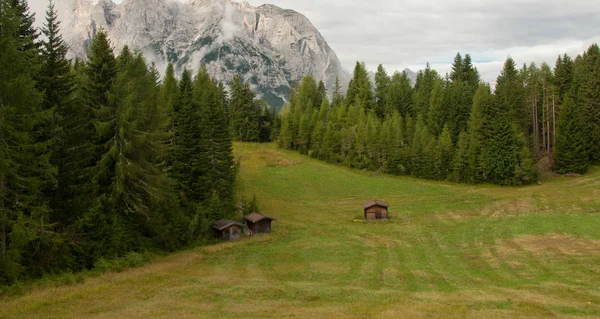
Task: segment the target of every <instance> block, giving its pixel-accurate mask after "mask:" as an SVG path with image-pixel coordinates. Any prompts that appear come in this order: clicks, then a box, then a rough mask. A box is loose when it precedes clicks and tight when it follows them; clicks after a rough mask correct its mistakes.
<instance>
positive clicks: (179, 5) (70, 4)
mask: <svg viewBox="0 0 600 319" xmlns="http://www.w3.org/2000/svg"><path fill="white" fill-rule="evenodd" d="M56 2H57V8H58V11H59V16H60V18H61V20H62V21H63V24H62V30H63V32H64V37H65V40H66V41H67V43H68V44H69V45H70V48H71V50H70V53H69V54H70V56H71V57H81V58H83V57H85V53H86V51H87V48H88V47H89V45H90V43H91V41H92V39H93V37H94V34H95V33H96V32H97V31H98V30H100V29H104V30H105V31H106V32H107V33H108V36H109V38H110V40H111V42H112V45H113V46H114V48H115V50H117V51H118V50H120V49H121V48H122V47H123V46H124V45H128V46H129V47H131V48H134V49H138V50H140V51H141V52H142V53H144V55H145V56H146V58H147V59H148V60H149V61H152V62H155V63H156V64H157V67H158V68H159V69H165V67H166V62H172V63H174V64H175V65H176V69H177V70H178V72H181V71H182V70H183V68H184V67H185V68H188V69H191V70H194V71H196V70H198V68H199V66H200V64H201V63H205V64H206V65H207V68H208V71H209V73H210V74H211V75H212V76H214V77H215V78H216V79H217V80H219V81H222V82H224V83H225V84H227V83H229V82H230V81H231V80H232V78H233V76H234V75H235V74H238V73H239V74H241V75H242V77H243V79H244V80H245V81H248V82H249V83H250V84H251V87H252V89H253V90H254V91H255V92H256V93H258V94H259V96H260V97H261V98H263V99H264V100H265V101H267V102H268V103H269V104H271V105H273V106H276V107H281V105H283V104H284V103H285V102H286V100H287V98H288V95H289V92H290V83H291V82H292V81H300V80H301V79H302V77H303V76H304V75H306V74H310V75H312V76H314V77H315V78H316V79H317V80H322V81H323V82H324V83H325V85H326V87H327V88H328V89H329V91H330V92H331V90H332V89H333V86H334V84H335V79H336V77H339V78H340V80H341V82H342V83H343V84H346V83H347V82H348V81H349V79H350V75H349V74H348V73H347V71H345V70H344V69H343V67H342V65H341V63H340V61H339V59H338V58H337V56H336V54H335V52H333V50H332V49H331V48H330V47H329V45H328V44H327V42H326V41H325V39H324V38H323V36H322V35H321V34H320V33H319V31H318V30H317V29H316V28H315V27H314V26H313V25H312V24H311V22H310V21H309V20H308V19H307V18H306V17H305V16H303V15H302V14H300V13H298V12H295V11H292V10H285V9H281V8H279V7H276V6H274V5H269V4H266V5H262V6H259V7H253V6H251V5H250V4H248V3H247V2H241V3H238V2H234V1H231V0H188V1H187V2H185V3H183V2H180V1H175V0H123V2H122V3H121V4H115V3H113V2H112V1H111V0H57V1H56Z"/></svg>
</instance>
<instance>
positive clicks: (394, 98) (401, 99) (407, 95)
mask: <svg viewBox="0 0 600 319" xmlns="http://www.w3.org/2000/svg"><path fill="white" fill-rule="evenodd" d="M412 95H413V90H412V87H411V83H410V79H409V78H408V76H407V74H406V72H402V73H398V72H396V73H394V75H392V78H391V79H390V83H389V85H388V90H387V96H386V98H385V101H386V108H385V113H386V114H391V113H392V112H394V111H397V112H398V113H399V115H400V116H402V117H406V116H407V115H411V116H413V115H414V110H413V106H412V104H413V101H412Z"/></svg>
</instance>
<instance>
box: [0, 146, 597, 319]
mask: <svg viewBox="0 0 600 319" xmlns="http://www.w3.org/2000/svg"><path fill="white" fill-rule="evenodd" d="M234 155H235V157H237V158H240V159H241V169H240V176H239V179H238V186H237V187H238V190H239V192H240V193H243V194H244V195H245V196H252V195H253V194H256V195H257V197H258V199H259V201H260V206H261V211H262V212H264V213H266V214H268V215H270V216H273V217H275V218H277V221H276V222H274V224H273V229H274V232H273V233H271V234H268V235H259V236H255V237H252V238H248V237H243V238H242V239H241V240H240V241H237V242H232V243H222V244H217V245H213V246H206V247H200V248H195V249H189V250H185V251H182V252H178V253H174V254H171V255H168V256H164V257H156V258H155V259H154V260H153V261H152V262H151V263H150V264H148V265H146V266H143V267H140V268H134V269H128V270H125V271H123V272H120V273H107V274H104V275H102V276H95V277H89V278H85V280H84V282H83V283H79V284H73V285H69V286H59V287H54V288H44V289H34V291H32V292H31V293H27V294H25V295H23V296H17V297H5V298H4V299H3V300H2V307H1V308H0V317H2V318H42V317H43V318H151V317H161V318H200V317H201V318H256V317H271V318H399V317H410V318H425V317H444V318H525V317H527V318H535V317H555V318H573V317H598V316H600V288H599V287H600V267H599V266H598V265H600V233H599V232H598V230H597V225H598V224H599V222H600V213H599V212H600V196H599V195H600V169H599V168H598V167H594V168H592V170H591V172H590V173H589V174H587V175H585V176H583V177H576V178H566V177H560V178H555V179H552V180H546V181H543V182H542V185H534V186H527V187H496V186H486V185H479V186H472V185H458V184H452V183H447V182H431V181H423V180H418V179H414V178H409V177H394V176H388V175H383V174H376V173H373V172H366V171H358V170H352V169H348V168H344V167H340V166H334V165H330V164H326V163H323V162H320V161H317V160H314V159H310V158H309V157H306V156H302V155H299V154H297V153H296V152H293V151H286V150H281V149H278V148H277V147H276V146H274V145H273V144H249V143H235V144H234ZM374 198H377V199H381V200H385V201H386V202H387V203H389V204H390V206H391V208H390V212H391V217H392V218H391V220H390V221H388V222H365V221H364V220H363V219H362V207H361V203H362V202H364V201H366V200H372V199H374Z"/></svg>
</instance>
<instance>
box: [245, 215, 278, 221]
mask: <svg viewBox="0 0 600 319" xmlns="http://www.w3.org/2000/svg"><path fill="white" fill-rule="evenodd" d="M244 219H245V220H247V221H249V222H251V223H258V222H259V221H261V220H263V219H266V220H277V219H275V218H273V217H269V216H263V215H261V214H259V213H252V214H249V215H246V216H244Z"/></svg>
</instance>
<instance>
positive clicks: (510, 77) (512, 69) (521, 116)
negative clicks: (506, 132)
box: [496, 57, 528, 130]
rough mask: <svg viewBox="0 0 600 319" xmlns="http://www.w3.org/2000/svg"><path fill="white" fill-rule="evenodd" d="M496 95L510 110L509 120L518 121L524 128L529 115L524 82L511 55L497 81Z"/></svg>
mask: <svg viewBox="0 0 600 319" xmlns="http://www.w3.org/2000/svg"><path fill="white" fill-rule="evenodd" d="M496 96H497V98H498V99H499V103H500V104H501V105H503V106H504V107H507V108H508V109H509V110H510V119H509V121H510V122H511V123H512V122H514V123H518V124H519V126H520V127H521V129H522V130H524V129H525V126H526V123H527V118H528V117H527V116H526V111H525V102H524V97H523V82H522V80H521V78H520V77H519V72H518V70H517V68H516V63H515V61H514V60H513V59H512V58H510V57H509V58H508V59H506V62H505V63H504V68H503V70H502V73H501V74H500V76H498V80H497V81H496Z"/></svg>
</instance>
